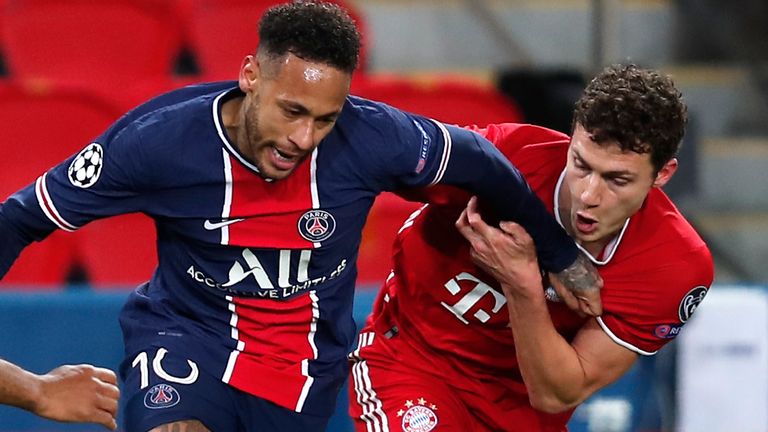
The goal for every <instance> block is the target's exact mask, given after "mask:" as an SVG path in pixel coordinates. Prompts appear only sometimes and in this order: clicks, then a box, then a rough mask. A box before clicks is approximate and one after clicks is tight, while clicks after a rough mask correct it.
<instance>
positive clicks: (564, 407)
mask: <svg viewBox="0 0 768 432" xmlns="http://www.w3.org/2000/svg"><path fill="white" fill-rule="evenodd" d="M528 401H529V402H530V404H531V406H532V407H533V408H534V409H536V410H538V411H542V412H545V413H547V414H560V413H562V412H565V411H568V410H569V409H571V408H574V407H575V406H576V405H578V403H579V401H577V400H573V401H569V400H564V399H563V398H561V397H558V396H557V395H553V394H538V393H529V395H528Z"/></svg>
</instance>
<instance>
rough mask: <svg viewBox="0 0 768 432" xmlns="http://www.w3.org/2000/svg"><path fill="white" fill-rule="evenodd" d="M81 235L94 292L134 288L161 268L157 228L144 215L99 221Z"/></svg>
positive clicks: (83, 251)
mask: <svg viewBox="0 0 768 432" xmlns="http://www.w3.org/2000/svg"><path fill="white" fill-rule="evenodd" d="M80 231H82V232H80ZM80 231H79V232H78V233H77V234H78V235H80V236H81V237H80V238H79V241H78V245H79V247H80V250H81V255H82V258H83V264H84V267H85V270H86V272H87V276H88V280H89V282H90V283H91V284H92V286H93V287H94V288H97V289H103V288H116V287H118V288H134V287H135V286H136V285H138V284H140V283H142V282H145V281H147V280H149V278H150V277H151V276H152V272H153V271H154V269H155V267H157V251H156V250H155V244H156V238H157V235H156V233H155V225H154V223H153V222H152V219H150V218H149V217H147V216H145V215H143V214H136V213H134V214H128V215H122V216H117V217H112V218H108V219H103V220H98V221H95V222H92V223H90V224H88V225H86V226H85V227H83V228H81V229H80Z"/></svg>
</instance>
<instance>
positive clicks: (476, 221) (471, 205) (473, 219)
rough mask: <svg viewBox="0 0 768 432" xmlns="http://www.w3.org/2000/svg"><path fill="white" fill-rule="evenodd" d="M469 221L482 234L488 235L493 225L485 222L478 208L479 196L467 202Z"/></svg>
mask: <svg viewBox="0 0 768 432" xmlns="http://www.w3.org/2000/svg"><path fill="white" fill-rule="evenodd" d="M466 212H467V221H468V222H469V225H470V226H471V227H472V229H474V230H475V231H476V232H477V233H478V234H480V235H481V236H488V235H489V234H490V231H491V230H493V227H491V226H490V225H488V224H487V223H485V221H484V220H483V217H482V216H481V215H480V212H479V211H478V210H477V197H474V196H473V197H472V198H471V199H470V200H469V202H468V203H467V208H466Z"/></svg>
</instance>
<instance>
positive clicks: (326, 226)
mask: <svg viewBox="0 0 768 432" xmlns="http://www.w3.org/2000/svg"><path fill="white" fill-rule="evenodd" d="M298 228H299V234H301V236H302V237H304V239H306V240H308V241H311V242H321V241H324V240H327V239H328V238H329V237H330V236H331V235H332V234H333V232H334V231H335V230H336V219H334V218H333V215H332V214H330V213H328V212H327V211H325V210H309V211H308V212H306V213H304V214H303V215H301V217H300V218H299V224H298Z"/></svg>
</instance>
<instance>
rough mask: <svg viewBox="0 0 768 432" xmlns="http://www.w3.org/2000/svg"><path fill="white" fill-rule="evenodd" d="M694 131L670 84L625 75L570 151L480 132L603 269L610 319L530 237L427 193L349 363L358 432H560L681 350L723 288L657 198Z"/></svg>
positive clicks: (449, 196)
mask: <svg viewBox="0 0 768 432" xmlns="http://www.w3.org/2000/svg"><path fill="white" fill-rule="evenodd" d="M685 123H686V108H685V105H684V104H683V102H682V99H681V94H680V92H679V91H678V90H677V89H676V88H675V87H674V84H673V83H672V81H671V80H670V79H669V78H668V77H666V76H663V75H661V74H659V73H656V72H654V71H649V70H643V69H640V68H638V67H636V66H634V65H618V66H612V67H609V68H607V69H606V70H604V71H603V72H602V73H600V74H599V75H598V76H597V77H596V78H595V79H594V80H593V81H592V82H591V83H590V84H589V86H588V87H587V89H586V90H585V91H584V93H583V95H582V97H581V98H580V100H579V101H578V102H577V104H576V109H575V113H574V120H573V125H574V126H573V134H572V137H571V138H570V139H569V137H567V136H565V135H563V134H560V133H558V132H555V131H551V130H548V129H544V128H540V127H536V126H530V125H519V124H502V125H491V126H488V127H487V128H485V129H479V131H480V132H481V134H482V135H484V136H485V137H486V138H488V139H489V140H490V141H491V142H493V143H494V144H495V145H496V146H497V147H498V148H499V149H500V150H501V151H502V152H503V153H504V155H505V156H506V157H507V158H509V160H510V161H512V162H513V163H514V164H515V165H516V166H517V167H518V168H519V169H520V171H521V173H522V174H523V175H524V176H525V177H526V179H527V181H528V182H529V184H530V186H531V188H532V189H533V190H534V191H535V192H536V193H537V194H538V196H539V197H540V198H541V199H542V200H543V201H544V202H545V204H546V205H547V207H548V208H549V210H550V211H551V212H552V213H553V214H554V216H555V217H556V218H557V220H558V221H559V222H560V224H561V225H562V226H563V227H564V228H565V229H566V231H567V232H568V233H569V234H570V235H571V236H572V237H573V238H574V239H575V240H576V241H577V243H578V244H579V247H580V248H581V249H582V250H583V251H584V252H586V253H587V254H588V256H589V257H590V259H591V260H592V262H593V263H594V264H595V265H596V266H597V268H598V271H599V273H600V276H601V277H602V278H603V283H604V286H603V290H602V293H601V294H602V301H603V311H602V315H601V316H599V317H597V318H593V317H587V316H584V315H582V314H579V313H577V312H575V311H574V309H576V308H577V303H578V299H576V298H575V296H574V295H572V294H571V293H569V292H565V291H563V290H560V289H555V288H549V287H548V284H546V282H545V283H542V281H543V280H544V281H546V278H542V273H541V271H540V267H539V265H538V263H537V260H536V256H535V249H534V246H533V243H532V242H531V240H530V238H529V236H528V235H527V234H526V232H525V230H524V229H522V227H520V226H519V225H517V224H514V223H512V222H500V223H498V221H497V220H496V219H495V218H494V217H493V215H492V214H491V213H490V212H488V211H487V208H483V203H482V202H479V203H478V202H477V200H476V199H475V198H472V199H471V200H470V201H469V204H468V205H467V200H468V199H469V196H468V195H467V194H466V193H464V192H458V191H457V190H454V189H446V188H444V189H441V190H440V191H439V193H438V192H437V190H433V191H430V194H431V195H432V199H431V202H432V203H433V204H430V205H427V206H424V207H422V208H421V209H420V210H419V211H417V212H415V213H414V214H413V215H412V216H411V217H410V218H409V219H408V221H407V222H406V223H405V225H404V226H403V228H402V229H401V230H400V232H399V234H398V236H397V239H396V241H395V246H394V251H393V257H392V272H391V274H390V275H389V277H388V278H387V281H386V283H385V285H384V287H383V289H382V290H381V292H380V294H379V296H378V298H377V301H376V304H375V305H374V311H373V313H372V315H371V316H370V317H369V320H368V323H367V325H366V327H365V328H364V329H363V331H362V332H361V334H360V336H359V344H358V348H357V350H356V351H354V352H353V353H352V355H351V356H350V357H351V360H352V363H353V366H352V378H353V379H351V380H350V382H351V390H350V391H351V404H350V406H351V408H350V412H351V414H352V416H353V417H354V419H355V424H356V428H357V430H358V431H368V432H373V431H376V432H386V431H405V432H416V431H418V432H429V431H432V430H437V431H470V430H471V431H526V432H530V431H547V432H549V431H564V430H566V424H567V422H568V420H569V418H570V416H571V414H572V412H573V410H574V408H575V407H576V406H577V405H578V404H580V403H581V402H583V401H584V400H585V399H587V398H588V397H589V396H590V395H591V394H593V393H594V392H595V391H597V390H599V389H600V388H602V387H604V386H606V385H608V384H610V383H611V382H613V381H615V380H616V379H618V378H619V377H620V376H621V375H623V374H624V373H625V372H626V371H628V370H629V369H630V367H631V366H632V364H633V363H634V362H635V360H636V359H637V358H638V356H639V355H646V356H647V355H653V354H654V353H656V352H657V350H658V349H659V348H661V347H662V346H663V345H665V344H666V343H667V342H669V341H670V340H672V339H673V338H674V337H675V336H676V335H677V334H678V333H679V332H680V330H681V328H682V326H683V325H684V324H685V322H686V321H687V320H688V319H689V318H690V317H691V314H692V313H693V311H694V309H695V308H696V307H697V306H698V305H699V303H700V302H701V301H702V299H703V298H704V296H705V295H706V293H707V291H708V289H709V287H710V285H711V283H712V280H713V263H712V258H711V255H710V252H709V250H708V248H707V246H706V244H705V243H704V241H703V240H702V239H701V238H700V237H699V235H698V234H697V233H696V232H695V231H694V229H693V228H692V227H691V225H690V224H689V223H688V222H687V221H686V220H685V218H684V217H683V216H682V214H681V213H680V212H679V211H678V209H677V208H676V207H675V206H674V205H673V203H672V202H671V201H670V200H669V198H668V197H667V196H666V195H665V193H664V192H663V191H662V190H661V187H662V186H664V184H666V183H667V182H668V181H669V179H670V178H671V177H672V175H673V174H674V172H675V171H676V169H677V166H678V161H677V159H676V158H675V156H676V154H677V152H678V149H679V146H680V143H681V139H682V137H683V134H684V128H685ZM435 195H440V196H435ZM436 202H440V203H443V204H444V205H435V204H434V203H436ZM569 306H570V307H569Z"/></svg>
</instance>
